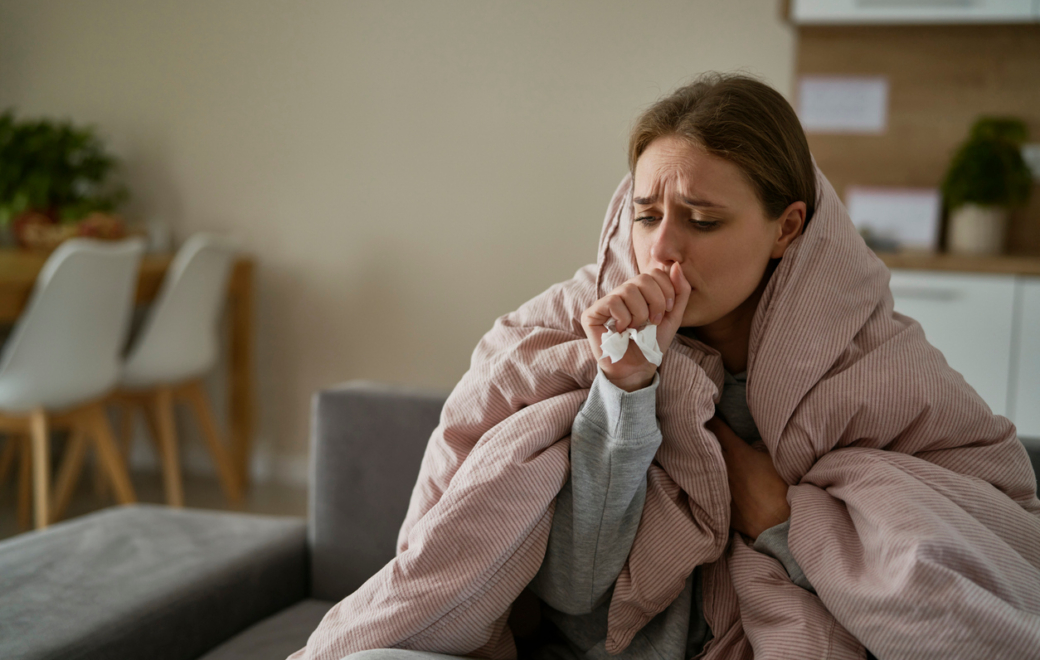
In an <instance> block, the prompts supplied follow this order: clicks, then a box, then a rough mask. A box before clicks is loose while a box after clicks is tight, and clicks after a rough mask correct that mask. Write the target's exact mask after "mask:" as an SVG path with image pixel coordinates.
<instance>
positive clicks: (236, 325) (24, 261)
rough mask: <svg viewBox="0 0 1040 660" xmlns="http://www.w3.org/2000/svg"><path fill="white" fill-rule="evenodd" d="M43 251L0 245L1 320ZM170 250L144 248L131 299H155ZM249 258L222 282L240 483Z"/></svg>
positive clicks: (248, 411)
mask: <svg viewBox="0 0 1040 660" xmlns="http://www.w3.org/2000/svg"><path fill="white" fill-rule="evenodd" d="M47 256H48V254H47V253H45V252H34V251H30V250H22V249H18V248H0V325H10V324H13V323H14V322H15V321H17V319H18V317H19V315H21V313H22V310H24V309H25V306H26V304H27V303H28V301H29V296H30V294H31V293H32V290H33V285H34V283H35V282H36V276H37V275H39V273H40V270H41V269H42V268H43V265H44V263H45V262H46V261H47ZM172 261H173V254H167V253H146V254H145V255H144V256H143V257H142V259H141V264H140V268H139V269H138V274H137V292H136V298H135V304H136V305H147V304H148V303H150V302H152V301H153V300H155V297H156V295H157V294H158V292H159V287H160V285H161V284H162V281H163V277H164V276H165V275H166V271H167V270H168V269H169V267H170V263H171V262H172ZM253 272H254V263H253V259H252V258H251V257H249V256H248V255H240V256H239V257H238V258H237V259H236V261H235V264H234V266H233V268H232V271H231V276H230V278H229V280H228V287H227V313H228V323H227V324H226V326H227V332H228V343H227V347H228V356H227V360H228V378H227V391H226V396H227V403H228V406H227V412H228V420H227V422H228V441H229V445H230V446H229V450H230V453H231V456H232V460H233V461H234V464H235V470H236V471H237V472H238V477H239V483H241V484H243V485H244V486H245V485H248V483H249V459H250V454H251V451H252V442H253V432H254V427H253V424H254V420H253V415H254V408H253V405H254V404H253V395H254V394H253V362H252V355H253V333H254V329H253Z"/></svg>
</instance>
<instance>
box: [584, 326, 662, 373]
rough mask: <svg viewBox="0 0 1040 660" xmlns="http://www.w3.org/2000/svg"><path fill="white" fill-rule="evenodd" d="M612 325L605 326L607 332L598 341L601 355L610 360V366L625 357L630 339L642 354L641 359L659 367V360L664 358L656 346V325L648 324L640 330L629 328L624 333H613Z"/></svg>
mask: <svg viewBox="0 0 1040 660" xmlns="http://www.w3.org/2000/svg"><path fill="white" fill-rule="evenodd" d="M611 320H613V319H611ZM613 325H614V324H613V323H609V324H607V331H606V332H605V333H603V338H602V339H601V340H600V348H601V349H602V350H603V355H606V356H607V357H609V358H610V362H611V364H613V363H615V362H617V361H619V360H620V359H621V358H623V357H625V352H626V351H627V350H628V341H629V340H630V339H631V340H633V341H635V343H636V346H638V347H639V350H640V351H642V352H643V357H645V358H646V359H647V360H648V361H649V362H652V363H653V364H655V365H657V366H661V359H662V358H663V357H664V353H662V352H661V348H660V347H659V346H658V345H657V326H656V325H654V324H653V323H648V324H647V325H645V326H643V328H642V329H641V330H636V329H635V328H629V329H628V330H625V331H624V332H614V329H613V327H612V326H613Z"/></svg>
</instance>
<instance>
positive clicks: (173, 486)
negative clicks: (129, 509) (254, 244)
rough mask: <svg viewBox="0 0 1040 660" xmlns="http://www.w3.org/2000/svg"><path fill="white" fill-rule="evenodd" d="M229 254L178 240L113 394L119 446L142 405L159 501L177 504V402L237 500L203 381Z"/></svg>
mask: <svg viewBox="0 0 1040 660" xmlns="http://www.w3.org/2000/svg"><path fill="white" fill-rule="evenodd" d="M236 254H237V249H236V244H235V243H233V242H232V241H230V240H228V239H226V238H221V237H217V236H213V235H209V234H196V235H194V236H192V237H191V238H189V239H188V240H187V241H185V243H184V245H183V246H182V247H181V249H180V250H179V251H178V252H177V256H176V257H174V260H173V263H172V264H171V265H170V269H169V270H168V271H167V274H166V277H165V278H163V283H162V287H161V289H160V290H159V294H158V296H157V297H156V301H155V303H154V305H153V306H152V309H151V311H150V312H149V314H148V317H147V318H146V319H145V322H144V324H143V326H142V328H141V332H140V334H139V336H138V338H137V339H136V340H135V341H134V345H133V346H132V347H131V349H130V352H129V354H128V355H127V359H126V362H125V364H124V366H123V373H122V378H121V382H120V384H121V389H120V391H119V393H118V394H117V395H115V396H114V397H113V399H112V400H113V401H114V402H116V403H119V404H122V405H123V422H122V431H121V433H122V436H123V437H122V441H123V448H124V451H128V449H129V444H130V432H131V429H132V416H133V412H134V410H135V408H138V407H141V408H143V409H144V411H145V420H146V421H147V423H148V426H149V430H150V431H151V435H152V437H153V439H154V440H155V441H156V443H157V445H158V449H159V457H160V463H161V465H162V469H163V485H164V488H165V491H166V501H167V504H170V505H171V506H183V505H184V491H183V487H182V485H181V472H180V461H179V458H178V454H177V431H176V426H175V424H174V417H173V406H174V402H175V401H178V400H180V401H183V402H185V403H187V404H188V405H189V407H190V408H191V410H192V411H193V412H194V414H195V417H196V419H197V420H198V422H199V427H200V430H201V431H202V437H203V440H204V441H205V442H206V446H207V447H208V449H209V451H210V454H211V455H212V457H213V462H214V464H215V465H216V468H217V474H218V476H219V478H220V483H221V486H222V487H223V489H224V492H225V494H226V495H227V497H228V499H230V500H231V501H238V500H240V499H241V497H242V486H241V482H240V479H239V477H238V473H237V471H236V469H235V467H234V464H233V463H232V461H231V458H230V456H229V454H228V451H227V449H226V448H225V446H224V442H223V441H222V439H221V433H220V432H219V431H218V429H217V424H216V421H215V419H214V415H213V411H212V409H211V407H210V405H209V399H208V397H207V396H206V393H205V388H204V387H203V382H202V378H203V376H205V374H206V373H207V372H209V371H210V370H211V369H212V368H213V366H214V365H215V364H216V361H217V357H218V349H219V344H220V342H219V331H220V312H221V310H222V306H223V302H224V300H225V299H226V297H227V287H228V279H229V277H230V275H231V269H232V267H233V266H234V261H235V257H236Z"/></svg>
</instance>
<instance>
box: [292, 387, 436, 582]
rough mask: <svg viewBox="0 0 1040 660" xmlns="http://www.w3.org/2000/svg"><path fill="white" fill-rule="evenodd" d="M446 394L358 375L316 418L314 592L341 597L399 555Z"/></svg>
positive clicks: (329, 397) (327, 397)
mask: <svg viewBox="0 0 1040 660" xmlns="http://www.w3.org/2000/svg"><path fill="white" fill-rule="evenodd" d="M445 398H446V397H445V395H444V394H436V393H430V392H421V391H416V390H412V389H409V388H402V387H395V386H388V385H379V384H374V383H367V382H363V381H356V382H352V383H347V384H345V385H342V386H340V387H336V388H332V389H327V390H324V391H322V392H319V393H317V394H316V395H315V397H314V406H313V421H312V423H311V470H312V472H311V490H310V493H311V500H310V516H311V519H310V528H309V530H308V533H309V534H310V543H311V594H310V595H311V597H312V598H321V599H323V600H337V601H338V600H341V599H343V598H345V597H346V596H347V595H349V594H350V593H351V592H353V591H354V590H355V589H357V588H358V587H359V586H361V584H362V583H363V582H364V581H365V580H367V579H368V578H369V577H371V576H372V574H374V573H375V572H376V571H378V570H379V569H380V568H382V567H383V565H384V564H386V563H387V562H388V561H390V560H391V559H393V557H394V551H395V545H396V541H397V531H398V529H400V527H401V522H402V521H403V520H404V516H405V513H406V512H407V511H408V500H409V498H410V497H411V494H412V487H413V486H414V485H415V478H416V476H417V475H418V474H419V465H420V463H422V457H423V452H424V451H425V449H426V443H427V441H428V440H429V439H430V433H431V432H432V431H433V429H434V428H435V427H436V426H437V422H438V420H439V419H440V414H441V408H442V407H443V406H444V399H445Z"/></svg>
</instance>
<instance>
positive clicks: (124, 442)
mask: <svg viewBox="0 0 1040 660" xmlns="http://www.w3.org/2000/svg"><path fill="white" fill-rule="evenodd" d="M133 441H134V404H132V403H130V402H129V401H127V402H125V403H123V405H121V406H120V415H119V449H120V451H122V452H123V457H124V458H127V459H129V458H130V445H131V444H132V443H133Z"/></svg>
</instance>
